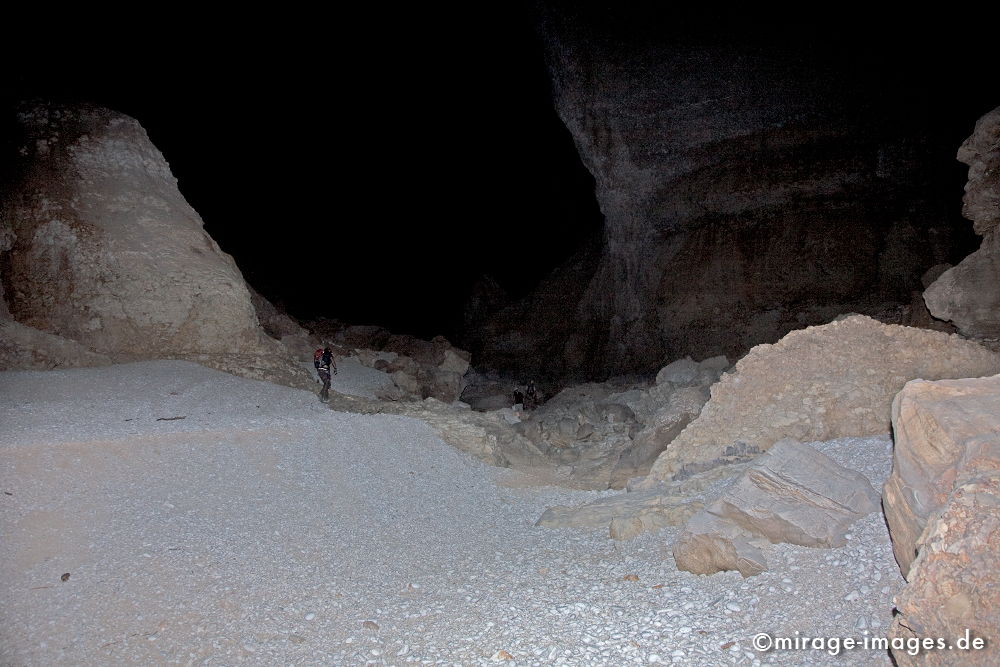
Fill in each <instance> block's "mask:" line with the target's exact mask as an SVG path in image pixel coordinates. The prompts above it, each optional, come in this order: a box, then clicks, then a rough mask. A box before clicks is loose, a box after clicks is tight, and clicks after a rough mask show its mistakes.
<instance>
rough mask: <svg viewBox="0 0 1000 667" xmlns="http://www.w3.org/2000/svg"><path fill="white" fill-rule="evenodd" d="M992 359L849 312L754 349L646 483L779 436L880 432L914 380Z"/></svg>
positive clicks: (974, 372) (980, 350) (981, 369)
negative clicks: (894, 403)
mask: <svg viewBox="0 0 1000 667" xmlns="http://www.w3.org/2000/svg"><path fill="white" fill-rule="evenodd" d="M997 372H1000V356H998V355H997V354H995V353H993V352H991V351H990V350H987V349H986V348H984V347H982V346H981V345H978V344H977V343H974V342H971V341H968V340H964V339H962V338H960V337H958V336H956V335H948V334H944V333H941V332H938V331H928V330H924V329H915V328H912V327H902V326H897V325H886V324H882V323H880V322H877V321H875V320H873V319H871V318H869V317H864V316H851V317H846V318H844V319H841V320H839V321H835V322H832V323H830V324H826V325H823V326H818V327H809V328H807V329H802V330H798V331H793V332H791V333H790V334H788V335H787V336H785V337H784V338H782V339H781V340H780V341H779V342H777V343H775V344H774V345H758V346H757V347H755V348H753V349H752V350H751V351H750V352H749V353H748V354H747V355H746V356H745V357H744V358H743V359H741V360H740V361H739V362H737V364H736V366H735V368H734V369H733V371H731V372H729V373H726V374H725V375H723V376H722V379H721V380H720V381H719V382H717V383H716V384H715V385H713V387H712V397H711V399H710V400H709V402H708V403H707V404H706V405H705V407H704V408H703V409H702V410H701V413H700V415H699V417H698V418H697V419H696V420H694V421H693V422H691V424H689V425H688V426H687V428H685V429H684V431H683V432H681V434H680V435H678V436H677V438H675V439H674V440H673V442H671V443H670V445H669V446H668V447H667V449H666V450H665V451H664V452H663V453H662V454H660V456H659V458H657V460H656V462H655V463H654V464H653V466H652V468H651V470H650V474H649V479H650V483H653V482H655V481H656V480H663V479H671V478H673V477H675V476H677V475H681V476H683V475H685V474H688V473H689V472H691V471H697V470H703V469H705V468H707V467H712V466H714V465H717V464H719V463H722V462H729V461H732V460H740V459H743V460H747V459H750V458H752V457H754V456H756V455H757V454H759V453H761V452H764V451H767V449H768V448H769V447H770V446H771V445H772V444H774V443H775V442H777V441H779V440H781V439H783V438H793V439H796V440H800V441H804V442H811V441H825V440H832V439H835V438H841V437H846V436H865V435H876V434H882V433H888V432H889V428H890V418H891V407H892V399H893V397H894V396H895V395H896V394H897V393H898V392H899V390H900V389H902V388H903V385H904V384H906V382H907V381H909V380H912V379H914V378H925V379H940V378H962V377H979V376H984V375H993V374H995V373H997Z"/></svg>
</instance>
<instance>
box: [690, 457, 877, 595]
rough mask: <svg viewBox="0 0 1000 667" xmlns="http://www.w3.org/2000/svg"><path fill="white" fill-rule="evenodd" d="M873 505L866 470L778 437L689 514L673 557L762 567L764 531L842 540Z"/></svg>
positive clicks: (770, 535)
mask: <svg viewBox="0 0 1000 667" xmlns="http://www.w3.org/2000/svg"><path fill="white" fill-rule="evenodd" d="M878 507H879V495H878V493H877V492H876V491H875V489H873V488H872V485H871V483H870V482H869V481H868V480H867V479H866V478H865V477H864V475H862V474H861V473H859V472H856V471H854V470H848V469H847V468H844V467H843V466H841V465H840V464H838V463H837V462H835V461H834V460H833V459H831V458H830V457H828V456H826V455H825V454H822V453H821V452H818V451H816V450H815V449H813V448H812V447H810V446H809V445H805V444H802V443H799V442H795V441H792V440H783V441H781V442H778V443H776V444H775V445H774V446H773V447H772V448H771V449H770V450H769V451H768V452H767V454H765V455H764V456H762V457H760V459H758V460H757V461H755V462H754V463H753V465H751V466H750V467H749V468H747V470H746V471H745V472H744V473H743V474H742V475H741V476H740V478H739V479H738V480H737V481H736V482H735V483H733V484H732V485H731V486H729V487H728V488H727V489H726V491H725V492H724V493H723V494H722V496H720V497H719V498H718V499H717V500H716V501H715V502H713V503H712V504H711V505H709V506H708V507H706V508H705V509H704V510H702V511H700V512H698V513H697V514H695V515H694V516H693V517H692V518H691V520H690V521H689V522H688V524H687V525H686V526H685V527H684V532H682V533H681V535H680V537H679V538H678V539H677V542H676V543H675V544H674V547H673V554H674V559H675V560H676V562H677V567H678V568H680V569H682V570H687V571H688V572H693V573H695V574H713V573H715V572H720V571H723V570H738V571H739V572H740V573H741V574H742V575H743V576H744V577H747V576H751V575H754V574H760V572H762V571H764V570H765V569H766V568H767V563H766V560H765V559H764V554H763V552H762V551H760V549H759V546H760V545H759V544H755V542H759V541H760V539H761V538H764V539H765V540H766V541H767V542H770V543H772V544H775V543H779V542H784V543H788V544H798V545H801V546H806V547H827V548H829V547H838V546H843V545H844V544H845V542H846V540H845V538H844V535H845V534H846V532H847V529H848V527H850V525H851V524H853V523H854V522H855V521H857V520H858V519H860V518H861V517H863V516H865V515H867V514H870V513H872V512H875V511H877V510H878Z"/></svg>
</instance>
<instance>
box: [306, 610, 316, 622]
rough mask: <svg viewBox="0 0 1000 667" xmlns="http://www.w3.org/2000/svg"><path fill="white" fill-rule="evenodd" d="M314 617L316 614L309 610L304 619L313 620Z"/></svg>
mask: <svg viewBox="0 0 1000 667" xmlns="http://www.w3.org/2000/svg"><path fill="white" fill-rule="evenodd" d="M314 618H316V614H314V613H312V612H309V613H308V614H306V620H307V621H311V620H313V619H314Z"/></svg>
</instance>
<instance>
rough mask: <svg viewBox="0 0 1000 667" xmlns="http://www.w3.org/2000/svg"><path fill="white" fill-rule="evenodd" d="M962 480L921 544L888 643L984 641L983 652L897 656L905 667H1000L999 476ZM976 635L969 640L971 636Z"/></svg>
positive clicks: (983, 473)
mask: <svg viewBox="0 0 1000 667" xmlns="http://www.w3.org/2000/svg"><path fill="white" fill-rule="evenodd" d="M996 464H997V459H995V458H994V459H993V468H992V469H987V468H976V470H977V474H975V475H967V474H966V475H963V480H964V481H962V482H961V483H959V484H957V485H956V486H955V488H954V489H953V490H952V492H951V494H949V496H948V498H947V500H946V501H945V503H944V505H943V506H942V507H941V509H940V510H939V511H938V512H936V513H935V514H934V515H933V516H932V517H931V518H930V520H929V522H928V524H927V528H926V530H925V531H924V533H923V534H922V536H921V543H920V554H919V555H918V556H917V558H916V560H915V561H913V564H912V566H911V568H910V577H909V579H910V583H909V585H908V586H907V587H906V588H905V589H904V590H903V592H902V593H901V594H899V595H898V596H897V598H896V608H897V610H898V611H899V613H898V614H897V615H896V616H895V618H894V619H893V622H892V626H891V627H890V630H889V636H890V637H892V638H894V639H895V638H899V639H902V640H904V641H914V640H915V638H922V637H946V638H948V640H949V641H951V642H952V643H954V642H955V641H956V640H958V639H959V638H965V637H970V638H973V639H974V638H979V639H982V640H984V641H985V648H984V649H981V650H962V651H960V653H957V655H960V656H961V658H960V660H959V661H956V659H955V656H956V652H954V651H927V652H923V653H921V654H920V656H919V657H915V656H912V655H909V654H908V653H907V652H906V651H905V650H896V651H893V657H894V658H895V661H896V664H898V665H901V666H902V665H906V666H909V665H952V664H957V662H960V663H961V664H963V665H980V666H983V667H985V666H987V665H989V666H991V667H992V666H993V665H996V664H1000V645H998V644H997V641H996V637H997V636H1000V600H998V596H1000V471H998V470H997V468H996ZM967 632H968V633H969V634H968V635H967V634H966V633H967Z"/></svg>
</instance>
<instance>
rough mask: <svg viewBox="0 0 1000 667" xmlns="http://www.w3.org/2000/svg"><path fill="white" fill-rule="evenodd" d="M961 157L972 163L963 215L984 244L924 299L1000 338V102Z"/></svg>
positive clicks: (940, 314)
mask: <svg viewBox="0 0 1000 667" xmlns="http://www.w3.org/2000/svg"><path fill="white" fill-rule="evenodd" d="M958 159H959V161H961V162H964V163H965V164H967V165H969V182H968V183H967V184H966V186H965V197H964V198H963V206H962V214H963V215H964V216H965V217H966V218H968V219H969V220H972V222H973V229H974V230H975V232H976V233H977V234H979V235H981V236H982V237H983V243H982V245H981V246H980V248H979V250H977V251H976V252H974V253H972V254H971V255H969V256H968V257H966V258H965V259H964V260H962V262H961V263H960V264H959V265H958V266H955V267H952V268H951V269H949V270H947V271H945V272H944V273H943V274H941V276H940V277H939V278H938V279H937V280H936V281H935V282H934V283H933V284H932V285H931V286H930V287H929V288H928V289H927V291H926V292H925V293H924V301H925V302H926V303H927V308H928V310H930V312H931V314H932V315H934V317H937V318H939V319H942V320H949V321H951V322H952V323H954V324H955V326H957V327H958V328H959V330H960V331H961V332H962V333H965V334H968V335H971V336H983V337H989V338H1000V107H998V108H996V109H994V110H993V111H991V112H990V113H988V114H986V115H985V116H983V117H982V118H980V119H979V122H977V123H976V129H975V131H974V132H973V134H972V136H971V137H969V138H968V139H967V140H966V141H965V143H963V144H962V147H961V148H960V149H959V151H958Z"/></svg>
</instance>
